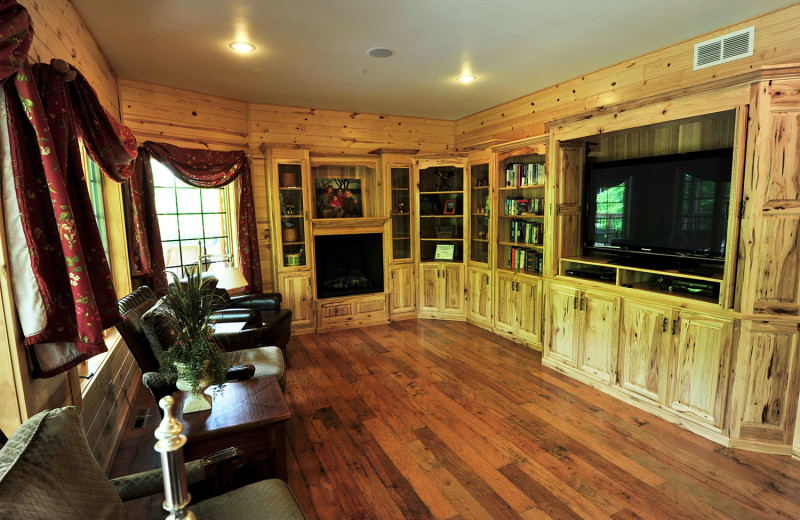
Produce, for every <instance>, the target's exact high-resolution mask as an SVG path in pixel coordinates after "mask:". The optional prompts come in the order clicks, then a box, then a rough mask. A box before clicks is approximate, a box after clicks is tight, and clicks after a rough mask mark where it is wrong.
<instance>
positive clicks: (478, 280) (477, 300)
mask: <svg viewBox="0 0 800 520" xmlns="http://www.w3.org/2000/svg"><path fill="white" fill-rule="evenodd" d="M491 277H492V274H491V273H490V272H489V271H488V270H486V269H475V268H472V267H470V268H469V279H468V280H467V290H468V291H469V302H468V306H469V307H468V308H467V312H468V316H469V318H470V319H471V320H473V321H476V322H478V323H482V324H485V325H489V324H491V322H492V285H491Z"/></svg>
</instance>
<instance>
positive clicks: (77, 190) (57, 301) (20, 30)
mask: <svg viewBox="0 0 800 520" xmlns="http://www.w3.org/2000/svg"><path fill="white" fill-rule="evenodd" d="M23 12H24V8H22V7H21V6H19V5H16V3H15V2H2V3H0V22H2V23H0V27H1V28H0V74H3V75H5V76H8V75H9V74H12V73H13V72H14V69H15V68H16V71H17V72H16V75H15V76H14V77H13V79H8V80H6V81H5V82H4V83H3V94H4V102H3V109H4V111H5V112H6V121H7V131H6V132H4V136H3V139H4V142H5V143H6V144H5V145H6V146H8V148H9V151H10V166H11V168H10V169H6V168H4V171H3V176H4V179H3V186H4V188H8V187H9V186H13V187H14V189H15V191H16V201H13V196H12V197H9V193H8V192H7V193H6V194H5V202H4V209H5V211H6V216H7V220H9V218H8V217H9V209H10V208H15V209H18V214H14V213H13V212H12V213H11V217H12V218H11V220H15V222H16V223H18V224H19V228H20V229H19V232H20V234H21V235H23V236H24V243H23V244H13V245H14V246H21V247H16V249H15V250H14V253H13V254H12V272H13V274H14V277H16V275H17V274H18V273H19V274H20V278H21V277H22V275H23V272H31V273H32V275H33V276H32V277H31V280H32V282H31V285H34V287H21V286H20V283H18V281H15V285H14V288H15V294H17V293H26V294H27V295H30V294H33V295H34V296H31V297H30V298H29V299H27V300H24V301H25V302H30V301H33V300H35V301H36V302H38V303H37V305H32V306H31V308H27V307H26V306H25V305H20V304H19V303H18V311H19V314H20V321H21V322H22V325H23V332H24V333H25V336H26V337H25V344H26V345H29V346H32V347H33V348H32V356H31V357H32V359H33V361H34V365H35V366H34V369H35V372H34V376H35V377H50V376H53V375H56V374H59V373H61V372H64V371H65V370H68V369H69V368H71V367H73V366H75V365H76V364H78V363H80V362H82V361H83V360H85V359H87V358H88V357H91V356H93V355H95V354H99V353H101V352H105V351H106V346H105V342H104V340H103V329H105V328H108V327H111V326H113V325H115V324H116V323H118V322H119V321H121V319H122V318H121V316H120V315H119V312H118V310H117V296H116V292H115V290H114V286H113V283H112V279H111V271H110V269H109V267H108V263H107V260H106V256H105V252H104V250H103V245H102V242H101V239H100V234H99V231H98V228H97V223H96V221H95V218H94V213H93V211H92V205H91V200H90V198H89V192H88V188H87V186H86V182H85V179H84V172H83V168H82V165H81V158H80V149H79V144H78V141H79V138H80V139H82V140H83V141H84V143H85V144H86V147H87V149H88V150H89V153H90V154H91V155H92V157H93V158H94V159H95V160H96V161H97V162H98V164H99V165H100V167H101V168H102V169H103V171H104V172H106V174H107V175H108V176H109V177H111V178H112V179H114V180H116V181H121V180H124V179H125V177H126V176H129V175H130V174H131V173H132V171H133V170H132V164H131V163H132V160H133V159H134V158H135V156H136V145H135V140H134V139H133V137H132V135H131V134H130V132H129V131H128V130H127V128H125V127H122V126H121V125H119V124H118V123H117V122H116V121H115V120H114V119H113V118H112V117H110V116H109V114H108V113H107V112H106V111H105V110H104V109H103V107H102V106H101V105H100V103H99V101H98V99H97V95H96V93H95V92H94V90H93V89H92V88H91V87H90V86H89V84H88V82H87V81H86V79H85V78H84V77H83V76H82V75H81V74H80V73H78V72H77V71H71V70H70V67H69V66H68V65H67V64H66V63H64V62H59V63H58V64H57V66H55V65H54V64H36V65H34V66H32V67H31V66H29V65H28V64H27V62H26V61H25V57H24V53H25V51H27V48H28V45H29V42H28V43H27V44H26V42H25V39H26V38H29V37H30V34H31V32H32V29H31V27H30V21H29V19H27V13H25V15H24V16H23V14H22V13H23ZM26 19H27V22H26ZM26 23H27V29H25V27H26ZM57 70H60V71H63V72H67V73H68V74H67V75H66V77H65V74H63V73H61V72H57ZM67 78H68V79H67ZM67 81H69V83H67ZM6 175H8V178H6ZM12 191H13V190H12ZM9 198H11V199H12V201H13V202H10V201H9V200H8V199H9ZM9 247H10V248H11V247H12V244H10V245H9ZM20 251H22V254H20ZM15 262H16V263H15ZM20 297H21V296H20V295H19V294H18V302H19V300H20ZM22 297H23V298H28V296H22ZM37 311H40V313H41V316H35V319H31V316H30V314H36V313H37ZM23 315H24V316H23ZM26 324H33V325H28V326H26ZM32 327H33V328H32ZM26 329H27V330H26Z"/></svg>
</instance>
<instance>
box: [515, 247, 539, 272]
mask: <svg viewBox="0 0 800 520" xmlns="http://www.w3.org/2000/svg"><path fill="white" fill-rule="evenodd" d="M543 264H544V257H543V256H542V253H540V252H539V251H533V250H531V249H522V248H520V247H512V248H511V250H510V251H509V253H508V267H509V269H519V270H522V271H529V272H532V273H541V272H542V265H543Z"/></svg>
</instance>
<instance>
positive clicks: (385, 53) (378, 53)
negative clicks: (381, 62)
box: [367, 47, 394, 58]
mask: <svg viewBox="0 0 800 520" xmlns="http://www.w3.org/2000/svg"><path fill="white" fill-rule="evenodd" d="M367 54H369V55H370V56H372V57H373V58H388V57H389V56H391V55H392V54H394V51H393V50H391V49H387V48H385V47H373V48H371V49H367Z"/></svg>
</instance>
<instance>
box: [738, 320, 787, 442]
mask: <svg viewBox="0 0 800 520" xmlns="http://www.w3.org/2000/svg"><path fill="white" fill-rule="evenodd" d="M740 329H741V334H740V335H739V338H740V340H739V344H738V348H737V354H736V359H737V361H736V367H735V368H736V369H735V370H734V373H735V374H737V376H736V380H735V382H734V383H733V392H732V393H731V395H732V402H731V406H730V408H731V428H730V430H731V437H732V438H734V439H740V440H743V441H748V442H756V443H765V442H772V443H777V444H785V445H789V444H791V443H792V438H793V437H794V444H795V447H800V435H798V434H800V431H798V432H797V433H795V432H796V423H797V420H796V410H797V393H798V386H800V377H798V368H799V367H798V362H800V359H798V355H799V354H800V352H798V345H799V344H800V343H799V340H800V331H798V328H797V325H796V324H794V323H770V322H754V321H743V322H742V324H741V327H740Z"/></svg>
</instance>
